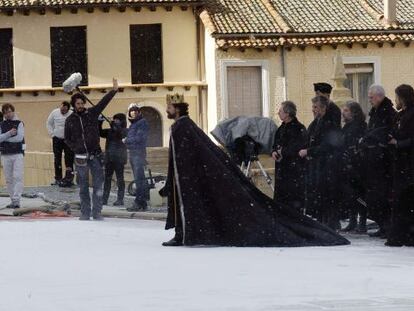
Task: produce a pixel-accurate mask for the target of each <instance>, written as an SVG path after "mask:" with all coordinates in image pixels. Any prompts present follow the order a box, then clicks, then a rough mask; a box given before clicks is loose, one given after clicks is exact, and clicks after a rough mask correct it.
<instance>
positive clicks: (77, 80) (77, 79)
mask: <svg viewBox="0 0 414 311" xmlns="http://www.w3.org/2000/svg"><path fill="white" fill-rule="evenodd" d="M81 82H82V75H81V74H80V72H75V73H72V74H71V75H70V77H69V78H67V79H66V81H65V82H63V84H62V87H63V90H64V91H65V92H66V93H69V92H72V91H73V90H74V89H76V87H77V86H78V85H80V84H81Z"/></svg>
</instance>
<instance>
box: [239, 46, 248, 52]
mask: <svg viewBox="0 0 414 311" xmlns="http://www.w3.org/2000/svg"><path fill="white" fill-rule="evenodd" d="M238 50H239V51H240V52H242V53H244V52H245V51H246V49H245V48H244V47H239V49H238Z"/></svg>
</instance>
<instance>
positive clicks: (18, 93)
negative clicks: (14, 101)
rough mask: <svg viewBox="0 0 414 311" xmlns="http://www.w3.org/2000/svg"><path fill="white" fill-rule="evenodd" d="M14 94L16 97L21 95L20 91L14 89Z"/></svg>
mask: <svg viewBox="0 0 414 311" xmlns="http://www.w3.org/2000/svg"><path fill="white" fill-rule="evenodd" d="M14 95H16V96H17V97H21V96H22V92H20V91H16V92H15V93H14Z"/></svg>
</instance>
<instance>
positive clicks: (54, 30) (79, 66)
mask: <svg viewBox="0 0 414 311" xmlns="http://www.w3.org/2000/svg"><path fill="white" fill-rule="evenodd" d="M50 49H51V61H52V86H53V87H59V86H62V83H63V82H64V81H65V80H66V79H67V78H68V77H69V76H70V75H71V74H72V73H74V72H80V73H81V74H82V84H81V85H88V53H87V48H86V26H75V27H51V28H50Z"/></svg>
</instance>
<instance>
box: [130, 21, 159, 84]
mask: <svg viewBox="0 0 414 311" xmlns="http://www.w3.org/2000/svg"><path fill="white" fill-rule="evenodd" d="M130 41H131V42H130V44H131V46H130V48H131V81H132V83H133V84H140V83H162V82H163V81H164V75H163V64H162V62H163V59H162V36H161V24H148V25H130Z"/></svg>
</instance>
